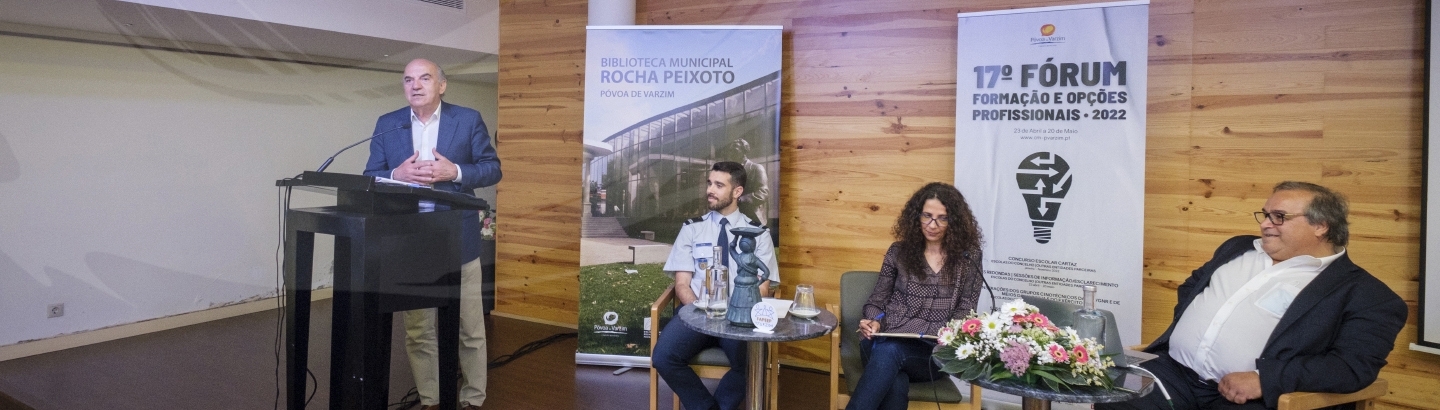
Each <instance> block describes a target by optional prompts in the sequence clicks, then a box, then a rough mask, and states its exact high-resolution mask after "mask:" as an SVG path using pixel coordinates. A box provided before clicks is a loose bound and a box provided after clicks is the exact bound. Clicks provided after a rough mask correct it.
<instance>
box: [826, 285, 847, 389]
mask: <svg viewBox="0 0 1440 410" xmlns="http://www.w3.org/2000/svg"><path fill="white" fill-rule="evenodd" d="M825 309H826V310H829V311H830V312H831V313H836V312H839V311H840V307H839V306H836V305H835V304H834V303H827V304H825ZM835 318H836V321H835V330H831V331H830V407H829V409H827V410H835V409H839V408H840V406H842V405H843V403H840V331H841V330H842V329H841V328H840V323H841V322H840V320H839V318H840V315H839V314H836V315H835Z"/></svg>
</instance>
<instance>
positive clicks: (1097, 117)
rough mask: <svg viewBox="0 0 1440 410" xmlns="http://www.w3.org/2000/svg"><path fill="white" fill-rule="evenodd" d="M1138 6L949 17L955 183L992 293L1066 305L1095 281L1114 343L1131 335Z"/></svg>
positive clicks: (1140, 173) (1140, 166)
mask: <svg viewBox="0 0 1440 410" xmlns="http://www.w3.org/2000/svg"><path fill="white" fill-rule="evenodd" d="M1149 9H1150V6H1149V2H1148V1H1125V2H1114V3H1100V4H1090V5H1076V6H1061V7H1045V8H1032V9H1019V10H1000V11H993V12H980V13H961V14H960V15H959V19H960V25H959V34H958V35H959V40H960V41H959V50H958V53H957V54H958V58H957V62H956V64H957V65H958V70H957V71H958V75H957V78H956V87H955V88H956V104H955V105H956V107H955V108H956V118H955V151H956V152H955V186H956V187H958V188H959V189H960V191H961V192H962V193H964V194H965V197H966V199H968V200H969V203H970V206H971V208H972V209H973V210H974V212H975V217H976V219H977V220H978V221H979V224H980V228H981V232H982V233H983V234H984V235H985V248H984V252H985V276H986V278H987V279H988V280H989V283H990V285H991V286H993V289H994V292H995V296H996V298H997V299H1002V300H1003V299H1014V298H1019V297H1020V296H1038V297H1043V298H1047V299H1052V300H1059V301H1064V302H1069V303H1074V304H1077V305H1078V304H1080V301H1081V295H1082V293H1081V288H1080V287H1081V286H1082V285H1096V286H1097V287H1098V288H1099V292H1098V294H1097V297H1096V299H1097V301H1096V307H1098V308H1100V309H1106V310H1110V311H1112V312H1114V313H1115V317H1116V321H1117V322H1118V325H1119V329H1120V335H1121V338H1122V339H1123V342H1124V343H1127V344H1136V343H1140V342H1141V340H1140V316H1141V310H1140V304H1141V300H1142V298H1141V295H1140V290H1141V287H1142V286H1141V280H1142V279H1141V278H1142V273H1141V268H1142V264H1143V260H1142V258H1143V247H1144V221H1145V100H1146V98H1145V85H1146V66H1147V64H1146V58H1147V55H1148V50H1147V48H1146V46H1147V41H1148V38H1147V37H1148V31H1149ZM1001 303H1003V301H1002V302H1001ZM981 305H982V306H987V307H988V306H989V305H990V301H989V298H988V297H982V298H981Z"/></svg>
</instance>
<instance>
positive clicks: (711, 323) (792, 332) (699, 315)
mask: <svg viewBox="0 0 1440 410" xmlns="http://www.w3.org/2000/svg"><path fill="white" fill-rule="evenodd" d="M675 318H676V319H680V320H681V321H684V322H685V325H686V326H689V327H690V328H691V329H694V330H695V331H696V332H700V333H704V334H707V335H710V336H715V337H719V338H725V339H732V340H743V341H747V342H789V341H794V340H805V339H814V338H817V337H820V336H824V335H826V334H828V333H830V331H831V330H835V326H836V321H835V315H834V314H832V313H830V312H829V311H826V310H823V309H822V310H820V314H819V315H818V316H815V317H813V318H810V319H804V318H799V317H796V316H795V315H789V314H787V315H785V318H784V319H780V320H779V321H778V323H776V324H775V332H774V333H760V332H756V331H755V329H753V328H747V327H738V326H732V325H730V322H729V321H727V320H725V318H718V319H710V318H706V317H705V312H703V311H701V310H699V309H696V308H695V305H685V307H683V308H680V312H679V313H676V314H675Z"/></svg>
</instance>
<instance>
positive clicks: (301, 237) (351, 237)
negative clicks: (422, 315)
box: [275, 171, 488, 410]
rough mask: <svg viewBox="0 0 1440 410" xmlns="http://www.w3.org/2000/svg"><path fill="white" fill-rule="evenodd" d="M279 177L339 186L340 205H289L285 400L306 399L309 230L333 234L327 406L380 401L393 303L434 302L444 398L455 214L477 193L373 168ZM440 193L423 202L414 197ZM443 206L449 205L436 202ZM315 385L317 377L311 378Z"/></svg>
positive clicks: (456, 245) (451, 389)
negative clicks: (387, 180)
mask: <svg viewBox="0 0 1440 410" xmlns="http://www.w3.org/2000/svg"><path fill="white" fill-rule="evenodd" d="M275 184H276V186H286V187H299V186H311V187H328V188H335V189H336V206H327V207H318V208H300V209H289V210H286V212H285V262H284V266H285V268H284V269H285V369H286V376H285V384H286V400H285V402H286V408H288V409H290V410H301V409H304V408H305V399H306V397H305V396H306V394H305V393H306V391H305V385H306V372H307V369H308V366H307V359H308V357H309V356H308V355H309V339H310V337H309V335H310V292H311V291H310V288H311V270H312V269H313V266H312V265H313V260H314V250H315V234H317V233H321V234H328V235H333V236H334V237H335V260H334V271H335V289H334V291H335V294H334V308H335V309H334V312H333V318H334V320H333V321H332V326H331V331H330V335H331V338H330V340H331V345H330V352H331V355H330V408H331V409H346V410H348V409H375V410H384V409H385V408H386V407H387V404H388V402H387V400H388V395H389V387H390V383H389V381H390V337H391V327H392V325H393V320H392V319H393V317H394V315H393V313H394V312H399V311H405V310H414V309H425V308H437V315H436V322H437V325H436V337H437V338H438V340H437V344H438V349H439V354H440V357H439V361H440V375H439V377H440V379H439V382H440V406H441V407H440V408H442V409H454V408H455V406H456V397H457V396H458V394H459V389H458V387H457V379H456V378H457V374H458V372H459V357H458V355H459V338H460V265H461V263H462V262H463V261H461V260H460V259H461V251H460V246H461V240H460V233H461V219H460V218H461V216H462V213H463V212H474V210H478V209H483V208H487V207H488V206H487V204H486V203H485V201H484V200H483V199H479V198H475V197H473V196H470V195H466V194H461V193H455V192H447V191H437V190H433V189H430V188H425V187H413V186H405V185H391V184H382V183H377V182H376V181H375V178H373V177H368V176H362V175H348V174H337V173H324V172H308V171H307V172H305V173H303V174H301V175H300V176H298V177H296V178H290V179H282V180H278V181H275ZM420 199H429V200H433V201H434V202H435V203H436V209H437V211H435V212H424V213H421V212H419V206H418V203H419V200H420ZM444 208H448V210H439V209H444ZM315 388H316V389H319V388H320V387H319V386H316V387H315Z"/></svg>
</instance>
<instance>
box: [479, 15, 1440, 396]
mask: <svg viewBox="0 0 1440 410" xmlns="http://www.w3.org/2000/svg"><path fill="white" fill-rule="evenodd" d="M1087 2H1088V1H1078V0H1075V1H1038V0H1037V1H1022V2H1014V1H1009V0H923V1H904V2H882V1H873V0H789V1H764V0H743V1H724V0H640V1H638V2H637V10H638V16H637V17H638V18H637V21H639V22H641V23H642V24H768V25H782V26H784V27H785V50H784V53H785V55H784V68H783V70H784V78H783V90H782V93H783V94H782V99H783V106H782V110H783V114H782V117H781V155H782V157H781V172H780V184H781V188H780V190H779V194H780V198H781V202H782V203H781V212H782V214H781V217H782V218H783V221H784V223H783V225H782V231H781V237H782V238H784V241H785V242H784V243H783V244H782V245H781V247H780V249H779V258H780V265H781V269H782V275H783V276H784V282H785V286H786V287H787V288H788V287H793V286H794V284H797V283H809V284H814V285H815V287H816V292H817V298H818V299H819V300H820V301H821V302H822V303H825V302H835V301H837V299H838V298H837V293H838V289H837V286H838V285H837V283H838V278H839V275H840V273H842V272H844V271H847V270H874V269H878V267H879V263H880V258H881V257H882V256H883V253H884V250H885V247H886V246H887V245H888V244H889V242H890V239H889V230H890V226H891V225H892V224H893V223H894V218H895V215H896V214H897V213H898V212H899V209H898V208H899V207H900V205H901V204H902V202H903V201H904V200H905V199H906V198H907V197H908V195H909V194H910V193H911V192H912V191H913V190H914V189H915V188H917V187H919V186H920V185H922V184H924V183H925V182H927V181H934V180H939V181H948V180H950V179H951V178H952V173H953V157H954V152H955V149H956V148H955V145H954V126H955V120H954V110H955V102H954V100H953V98H954V94H955V66H954V64H955V52H956V51H955V50H956V46H957V41H956V39H955V31H956V30H955V24H956V20H955V13H957V12H968V11H983V10H997V9H1007V8H1021V7H1034V6H1053V5H1064V4H1077V3H1087ZM1424 4H1425V2H1423V1H1421V0H1309V1H1298V0H1207V1H1196V0H1155V1H1152V4H1151V11H1150V14H1151V17H1150V32H1151V33H1150V39H1149V40H1150V78H1149V106H1148V110H1147V111H1148V112H1147V114H1148V118H1147V124H1148V127H1147V133H1148V135H1147V151H1146V152H1147V154H1146V175H1147V176H1146V186H1145V192H1146V206H1145V216H1144V218H1145V252H1144V268H1143V269H1144V281H1145V283H1144V288H1143V289H1144V290H1143V292H1144V294H1143V300H1144V306H1145V313H1144V320H1145V322H1144V325H1143V327H1142V336H1143V338H1144V339H1146V340H1150V339H1153V338H1154V337H1155V336H1157V335H1159V334H1160V333H1161V332H1162V331H1163V330H1164V329H1165V326H1167V325H1168V324H1169V322H1170V319H1171V316H1172V315H1173V306H1174V304H1175V288H1176V287H1177V286H1178V285H1179V284H1180V283H1181V282H1182V281H1184V280H1185V278H1186V277H1187V276H1188V275H1189V274H1190V271H1191V270H1193V269H1194V268H1195V267H1197V266H1199V265H1200V264H1201V263H1203V262H1204V261H1205V260H1207V259H1208V258H1209V257H1210V254H1211V253H1212V252H1213V251H1214V248H1215V246H1217V245H1218V244H1219V243H1220V242H1221V241H1223V240H1225V239H1227V238H1229V237H1231V236H1233V235H1237V234H1246V233H1254V232H1255V231H1256V230H1257V228H1256V226H1255V223H1254V222H1253V219H1251V216H1250V213H1251V212H1253V211H1255V210H1256V209H1258V208H1259V207H1260V206H1261V205H1262V204H1263V203H1264V201H1265V199H1266V198H1267V197H1268V196H1269V194H1270V188H1271V186H1273V185H1274V184H1275V183H1276V182H1278V181H1280V180H1283V179H1299V180H1307V181H1313V182H1318V183H1321V184H1325V185H1328V186H1331V187H1333V188H1336V189H1338V190H1340V191H1341V192H1344V193H1346V194H1347V195H1349V196H1350V198H1351V200H1352V208H1353V211H1352V216H1351V218H1352V223H1353V228H1352V244H1351V246H1350V252H1351V256H1352V258H1353V259H1355V261H1356V262H1357V263H1359V264H1360V265H1361V266H1364V267H1366V268H1367V269H1369V270H1370V271H1371V272H1372V273H1373V274H1375V275H1376V276H1377V277H1379V278H1380V279H1381V280H1383V281H1385V282H1386V283H1387V284H1389V285H1390V286H1391V287H1392V288H1393V289H1394V290H1395V291H1396V292H1397V293H1399V294H1400V295H1401V297H1403V298H1404V299H1405V300H1406V301H1407V302H1408V303H1410V304H1411V306H1412V307H1411V309H1412V312H1411V314H1412V316H1411V318H1410V322H1409V324H1407V326H1406V327H1405V330H1404V331H1403V332H1402V333H1401V335H1400V337H1399V340H1397V344H1396V349H1395V350H1394V352H1393V353H1392V354H1391V357H1390V362H1391V364H1390V366H1388V367H1386V369H1385V370H1384V372H1383V374H1382V377H1385V378H1387V379H1389V380H1390V381H1391V394H1390V395H1389V396H1387V397H1386V398H1385V399H1384V400H1383V401H1382V403H1381V405H1382V407H1384V408H1434V407H1435V403H1440V358H1437V357H1435V356H1433V355H1428V354H1421V353H1413V352H1410V351H1409V350H1408V349H1407V346H1408V343H1409V342H1410V341H1413V340H1414V338H1415V332H1416V328H1415V325H1414V324H1415V321H1416V318H1415V317H1414V314H1415V312H1414V311H1413V310H1414V309H1415V303H1416V301H1417V298H1418V292H1419V290H1418V289H1419V288H1418V282H1417V281H1418V275H1419V266H1418V261H1417V258H1418V256H1419V255H1418V252H1419V240H1420V238H1419V226H1420V221H1419V219H1420V218H1419V212H1420V209H1419V206H1420V205H1419V198H1420V169H1421V118H1422V115H1423V113H1422V112H1421V110H1422V103H1421V98H1422V94H1423V93H1422V90H1423V85H1422V79H1423V69H1424V60H1423V58H1424V29H1425V27H1424V24H1425V20H1424V17H1423V12H1424V10H1425V6H1424ZM585 13H586V10H585V2H583V1H580V0H571V1H559V2H556V1H540V0H502V2H501V18H500V21H501V44H500V50H501V52H500V54H501V56H500V99H501V102H500V118H499V120H498V123H499V124H500V125H499V133H500V138H499V140H500V155H501V156H502V158H503V159H504V161H505V167H506V171H507V172H506V173H507V176H506V179H505V181H504V182H502V183H501V186H500V195H501V196H502V199H501V200H499V205H500V206H501V210H500V212H501V215H502V216H503V217H504V219H503V221H504V222H503V224H502V229H501V240H500V258H499V259H500V260H499V262H498V263H499V266H498V274H499V276H500V279H499V284H498V285H499V288H500V291H499V292H500V305H499V306H500V309H501V311H503V312H506V313H509V314H514V315H519V316H528V317H535V318H538V319H544V320H549V321H557V322H566V323H574V322H575V314H576V313H575V309H576V308H575V303H576V299H577V295H576V291H577V289H576V288H577V287H578V278H577V274H578V270H579V268H578V264H579V263H578V255H579V254H578V252H579V235H578V232H576V231H577V229H578V228H577V227H576V226H578V221H579V211H580V210H579V202H580V189H579V179H580V170H579V166H580V165H579V164H580V161H581V158H580V155H581V154H580V136H581V125H582V124H581V122H582V114H581V112H582V106H583V103H582V101H581V100H582V95H583V58H584V21H585V18H586V15H585ZM790 291H791V289H786V294H789V293H791V292H790ZM782 355H783V357H782V360H783V361H785V362H786V363H788V364H793V365H801V366H808V367H816V368H820V367H823V366H824V365H825V362H826V361H827V360H828V355H829V353H828V348H827V346H826V345H825V344H824V343H823V342H821V341H807V342H800V343H787V344H785V345H783V347H782Z"/></svg>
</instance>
